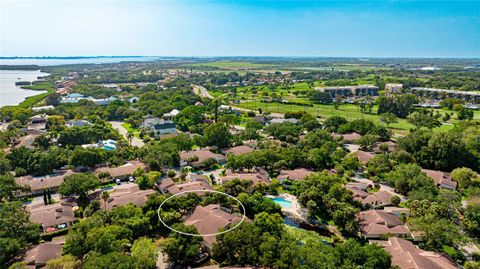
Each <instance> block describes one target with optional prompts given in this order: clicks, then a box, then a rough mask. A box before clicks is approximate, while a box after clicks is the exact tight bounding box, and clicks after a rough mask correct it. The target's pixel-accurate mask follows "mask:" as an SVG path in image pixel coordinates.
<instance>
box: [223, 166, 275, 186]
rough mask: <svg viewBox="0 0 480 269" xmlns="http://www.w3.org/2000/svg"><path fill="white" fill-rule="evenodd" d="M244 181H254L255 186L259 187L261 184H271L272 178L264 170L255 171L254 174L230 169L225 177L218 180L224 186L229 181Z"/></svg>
mask: <svg viewBox="0 0 480 269" xmlns="http://www.w3.org/2000/svg"><path fill="white" fill-rule="evenodd" d="M236 178H238V179H242V180H250V181H252V183H253V185H257V184H260V183H263V184H267V185H268V184H270V177H269V175H268V172H267V171H266V170H265V169H263V168H257V169H254V171H252V172H233V171H232V170H230V169H228V170H227V171H226V173H225V176H223V177H220V179H219V180H218V181H219V183H220V184H223V183H225V182H227V181H229V180H233V179H236Z"/></svg>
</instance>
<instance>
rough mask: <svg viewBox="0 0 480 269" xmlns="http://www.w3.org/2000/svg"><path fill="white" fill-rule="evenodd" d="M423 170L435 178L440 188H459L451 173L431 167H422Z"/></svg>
mask: <svg viewBox="0 0 480 269" xmlns="http://www.w3.org/2000/svg"><path fill="white" fill-rule="evenodd" d="M422 172H424V173H425V174H426V175H427V176H428V177H430V178H431V179H433V181H435V184H436V185H437V187H439V188H442V189H449V190H455V189H456V188H457V182H456V181H453V180H452V176H451V175H450V174H449V173H445V172H442V171H436V170H430V169H422Z"/></svg>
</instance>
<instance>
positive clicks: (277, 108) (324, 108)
mask: <svg viewBox="0 0 480 269" xmlns="http://www.w3.org/2000/svg"><path fill="white" fill-rule="evenodd" d="M236 106H237V107H240V108H246V109H251V110H258V109H259V108H261V109H262V110H263V111H267V112H270V113H286V112H295V111H306V112H307V113H310V114H312V115H316V116H320V117H322V118H329V117H331V116H342V117H345V118H346V119H348V120H354V119H369V120H372V121H373V122H375V123H378V124H382V125H384V123H382V122H381V121H380V116H379V115H377V114H376V109H377V107H374V108H373V111H372V114H363V113H361V112H360V111H359V109H358V106H356V105H353V104H342V105H340V108H339V109H338V110H337V109H335V108H334V106H333V105H323V104H314V105H313V107H310V106H301V105H286V104H279V103H261V102H260V101H245V102H241V103H240V104H237V105H236ZM474 118H475V119H480V111H475V114H474ZM455 122H456V120H452V123H455ZM453 126H454V125H453V124H443V125H442V126H440V127H438V128H435V129H434V130H435V131H439V132H442V131H448V130H450V129H452V128H453ZM390 128H391V129H392V131H393V132H395V133H399V134H405V133H406V132H408V131H409V130H410V129H412V128H414V126H413V125H412V124H410V123H409V122H408V121H407V120H406V119H398V122H397V123H393V124H390Z"/></svg>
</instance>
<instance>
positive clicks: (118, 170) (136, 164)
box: [95, 161, 145, 177]
mask: <svg viewBox="0 0 480 269" xmlns="http://www.w3.org/2000/svg"><path fill="white" fill-rule="evenodd" d="M137 168H141V169H145V164H144V163H143V162H140V161H129V162H127V163H126V164H124V165H122V166H118V167H100V168H97V169H95V174H96V175H98V174H100V173H101V172H108V173H110V176H112V177H122V176H126V175H131V174H133V172H135V170H137Z"/></svg>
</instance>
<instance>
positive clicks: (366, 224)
mask: <svg viewBox="0 0 480 269" xmlns="http://www.w3.org/2000/svg"><path fill="white" fill-rule="evenodd" d="M357 222H358V224H359V226H360V231H361V233H362V234H363V236H364V237H365V238H366V239H378V238H381V237H382V236H384V235H386V234H390V235H393V236H398V237H407V236H408V235H410V231H409V230H408V227H407V226H406V225H405V224H404V223H403V222H402V221H401V220H400V219H399V218H398V217H397V216H395V215H393V214H390V213H388V212H385V211H383V210H367V211H361V212H359V213H358V214H357Z"/></svg>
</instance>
